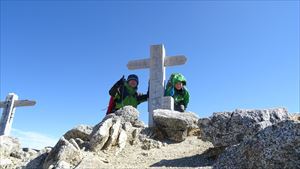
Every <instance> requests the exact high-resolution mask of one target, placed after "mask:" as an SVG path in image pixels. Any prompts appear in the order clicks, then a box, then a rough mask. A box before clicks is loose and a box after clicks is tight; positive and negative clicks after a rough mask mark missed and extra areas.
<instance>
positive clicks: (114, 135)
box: [105, 118, 121, 149]
mask: <svg viewBox="0 0 300 169" xmlns="http://www.w3.org/2000/svg"><path fill="white" fill-rule="evenodd" d="M120 129H121V119H120V118H116V119H115V120H114V124H113V125H112V127H111V128H110V131H109V135H110V137H109V139H108V141H107V142H106V144H105V148H106V149H109V148H110V147H111V146H115V145H116V144H117V141H118V137H119V134H120Z"/></svg>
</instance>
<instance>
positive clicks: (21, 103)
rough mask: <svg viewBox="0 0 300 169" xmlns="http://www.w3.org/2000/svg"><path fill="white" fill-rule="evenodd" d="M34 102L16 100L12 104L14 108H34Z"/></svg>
mask: <svg viewBox="0 0 300 169" xmlns="http://www.w3.org/2000/svg"><path fill="white" fill-rule="evenodd" d="M35 104H36V101H34V100H16V101H15V103H14V107H21V106H34V105H35Z"/></svg>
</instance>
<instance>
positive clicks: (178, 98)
mask: <svg viewBox="0 0 300 169" xmlns="http://www.w3.org/2000/svg"><path fill="white" fill-rule="evenodd" d="M178 82H182V84H183V85H184V86H183V88H182V89H181V90H177V89H176V88H175V87H174V86H175V84H176V83H178ZM185 85H186V79H185V78H184V76H183V75H182V74H180V73H173V74H172V75H171V77H170V79H169V81H168V84H167V87H166V91H165V96H172V97H173V98H174V104H175V105H180V104H182V105H184V107H185V108H187V105H188V103H189V101H190V94H189V91H188V90H187V88H186V86H185Z"/></svg>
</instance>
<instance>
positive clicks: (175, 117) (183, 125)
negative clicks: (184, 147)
mask: <svg viewBox="0 0 300 169" xmlns="http://www.w3.org/2000/svg"><path fill="white" fill-rule="evenodd" d="M153 119H154V123H155V125H156V127H157V128H158V129H159V130H161V131H162V132H163V133H164V135H165V136H166V137H167V138H168V139H170V140H172V141H176V142H181V141H183V140H185V138H186V137H187V134H188V132H189V130H193V129H195V128H198V126H197V122H198V117H197V115H196V114H194V113H191V112H184V113H181V112H177V111H171V110H166V109H157V110H154V114H153Z"/></svg>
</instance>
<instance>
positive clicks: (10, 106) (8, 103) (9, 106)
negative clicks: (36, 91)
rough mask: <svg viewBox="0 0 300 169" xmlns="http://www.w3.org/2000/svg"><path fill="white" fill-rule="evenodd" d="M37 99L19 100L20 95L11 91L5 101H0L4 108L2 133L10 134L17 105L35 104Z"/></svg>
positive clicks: (1, 122) (0, 131) (0, 129)
mask: <svg viewBox="0 0 300 169" xmlns="http://www.w3.org/2000/svg"><path fill="white" fill-rule="evenodd" d="M35 103H36V102H35V101H30V100H18V96H17V95H16V94H14V93H9V94H8V96H6V99H5V101H3V102H0V108H3V113H2V116H1V120H0V135H9V133H10V131H11V126H12V122H13V119H14V114H15V111H16V107H21V106H33V105H35Z"/></svg>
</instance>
